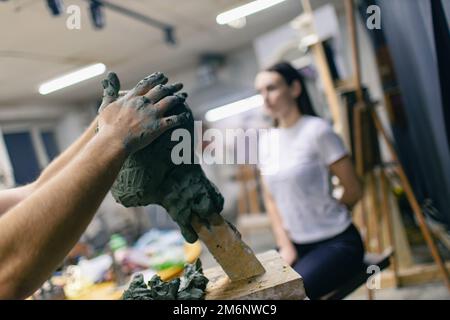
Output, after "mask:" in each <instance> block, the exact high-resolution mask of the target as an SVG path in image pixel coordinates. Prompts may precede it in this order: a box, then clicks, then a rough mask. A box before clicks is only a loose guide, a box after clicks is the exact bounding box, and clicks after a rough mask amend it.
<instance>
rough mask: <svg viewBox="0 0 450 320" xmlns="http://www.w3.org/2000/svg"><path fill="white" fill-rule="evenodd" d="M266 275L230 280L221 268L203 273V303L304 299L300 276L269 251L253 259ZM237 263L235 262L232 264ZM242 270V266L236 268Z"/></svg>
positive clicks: (243, 266)
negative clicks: (204, 295)
mask: <svg viewBox="0 0 450 320" xmlns="http://www.w3.org/2000/svg"><path fill="white" fill-rule="evenodd" d="M256 257H257V258H258V260H259V261H260V262H261V263H262V265H263V266H264V268H265V269H266V273H264V274H262V275H260V276H257V277H253V278H251V279H246V280H239V281H231V280H230V278H228V276H227V275H226V274H225V273H224V271H223V270H222V268H221V267H219V266H217V267H214V268H210V269H207V270H205V271H204V274H205V276H206V277H207V278H208V279H209V283H208V287H207V288H206V299H207V300H230V299H238V300H258V299H261V300H304V299H305V298H306V294H305V289H304V287H303V279H302V277H301V276H300V275H299V274H298V273H297V272H295V271H294V270H293V269H292V268H291V267H290V266H289V265H288V264H286V263H285V262H284V260H283V259H281V256H280V255H279V254H278V253H277V252H276V251H275V250H270V251H267V252H264V253H261V254H259V255H257V256H256ZM235 263H236V264H239V261H236V262H235ZM240 266H241V267H242V268H245V267H246V266H245V265H240Z"/></svg>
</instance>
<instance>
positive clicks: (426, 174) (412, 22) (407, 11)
mask: <svg viewBox="0 0 450 320" xmlns="http://www.w3.org/2000/svg"><path fill="white" fill-rule="evenodd" d="M431 1H440V0H376V1H375V4H377V5H379V6H380V8H381V25H382V30H381V31H372V30H368V31H367V32H369V34H371V33H372V38H373V39H375V40H378V41H380V39H379V37H380V36H382V37H384V38H385V40H386V43H387V46H388V48H389V52H390V56H391V57H392V61H393V65H394V70H395V75H396V81H398V86H399V89H400V92H401V96H400V97H399V99H401V100H402V104H403V105H404V113H405V114H404V119H403V121H404V122H405V123H403V124H402V125H397V124H395V123H393V125H392V129H393V132H394V136H395V140H396V144H397V151H398V153H399V157H400V161H401V162H402V164H403V165H404V167H405V169H406V171H407V174H408V177H409V178H410V180H411V181H412V182H413V188H414V192H415V194H416V196H417V198H418V200H419V202H421V203H422V204H423V203H424V201H425V200H426V199H431V200H432V202H433V205H434V206H435V207H436V209H437V210H438V216H437V218H438V220H440V221H441V222H443V223H446V224H447V226H450V206H449V204H450V152H449V140H448V138H447V133H446V132H447V129H446V115H447V113H446V112H448V108H449V106H448V105H444V103H448V102H445V101H446V100H445V99H446V98H445V97H444V93H445V90H448V85H449V83H448V80H446V81H447V83H444V84H443V85H442V86H441V79H442V77H443V79H444V80H445V79H446V78H445V77H446V76H447V73H445V72H443V71H442V70H441V68H448V60H449V59H450V56H449V54H448V53H446V61H441V60H442V59H439V66H438V57H441V56H442V55H443V54H445V53H442V52H439V53H438V52H437V51H439V50H440V49H437V48H441V47H442V43H441V42H440V41H442V35H438V36H437V37H436V36H435V29H436V25H435V26H433V21H436V17H434V18H435V19H434V20H433V15H432V5H431ZM367 2H369V1H367ZM433 5H435V4H433ZM441 10H442V7H441ZM443 17H444V19H445V18H446V21H447V31H448V17H445V13H442V15H441V16H440V18H439V23H440V26H438V28H439V30H441V29H442V18H443ZM435 24H436V23H435ZM376 33H378V35H376ZM436 42H438V43H436ZM444 60H445V59H444ZM442 74H443V76H442ZM447 93H448V91H447ZM444 110H446V111H444ZM447 128H448V123H447Z"/></svg>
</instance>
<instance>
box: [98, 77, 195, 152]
mask: <svg viewBox="0 0 450 320" xmlns="http://www.w3.org/2000/svg"><path fill="white" fill-rule="evenodd" d="M165 83H167V78H166V77H165V76H164V74H162V73H160V72H157V73H154V74H152V75H150V76H148V77H146V78H145V79H143V80H141V81H140V82H139V83H138V84H137V85H136V86H135V87H134V88H133V89H132V90H130V91H129V92H128V93H127V94H126V95H125V96H123V97H118V93H119V89H120V82H119V80H118V78H117V75H115V74H114V73H110V74H109V75H108V78H107V79H106V80H104V81H103V82H102V85H103V88H104V97H103V102H102V106H101V107H100V111H99V116H98V131H99V132H109V133H111V134H112V136H113V137H114V138H116V139H118V140H119V141H120V143H121V144H122V146H123V147H124V150H125V152H126V154H132V153H134V152H136V151H138V150H140V149H142V148H143V147H145V146H147V145H148V144H150V143H151V142H152V141H153V140H155V139H156V138H157V137H158V136H160V135H161V134H162V133H163V132H164V131H166V130H168V129H170V128H173V127H175V126H177V125H179V124H181V123H183V122H184V121H186V120H187V119H188V118H189V115H188V114H186V113H182V114H176V115H172V116H169V117H164V114H165V113H166V112H167V111H169V110H170V109H171V108H172V107H173V106H175V105H176V104H179V103H180V102H184V100H183V99H184V98H183V97H182V96H180V95H174V93H175V92H177V91H179V90H180V89H181V88H182V87H183V86H182V84H181V83H175V84H171V85H164V84H165Z"/></svg>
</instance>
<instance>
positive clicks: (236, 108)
mask: <svg viewBox="0 0 450 320" xmlns="http://www.w3.org/2000/svg"><path fill="white" fill-rule="evenodd" d="M263 104H264V100H263V97H262V96H261V95H260V94H257V95H254V96H251V97H250V98H246V99H242V100H239V101H236V102H233V103H229V104H226V105H224V106H221V107H217V108H214V109H212V110H209V111H208V112H206V114H205V119H206V120H208V121H210V122H214V121H218V120H222V119H225V118H228V117H231V116H234V115H237V114H239V113H242V112H245V111H248V110H251V109H255V108H258V107H261V106H262V105H263Z"/></svg>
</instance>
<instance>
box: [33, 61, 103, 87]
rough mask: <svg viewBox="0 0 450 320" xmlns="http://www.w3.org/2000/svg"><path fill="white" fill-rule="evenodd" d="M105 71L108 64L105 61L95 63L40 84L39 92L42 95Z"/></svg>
mask: <svg viewBox="0 0 450 320" xmlns="http://www.w3.org/2000/svg"><path fill="white" fill-rule="evenodd" d="M105 71H106V66H105V65H104V64H103V63H97V64H93V65H90V66H87V67H85V68H83V69H80V70H77V71H74V72H71V73H68V74H66V75H63V76H61V77H58V78H56V79H53V80H50V81H48V82H45V83H43V84H42V85H40V86H39V93H40V94H42V95H46V94H49V93H51V92H54V91H57V90H60V89H63V88H65V87H68V86H71V85H74V84H76V83H78V82H81V81H84V80H87V79H90V78H93V77H96V76H98V75H101V74H103V73H104V72H105Z"/></svg>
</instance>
